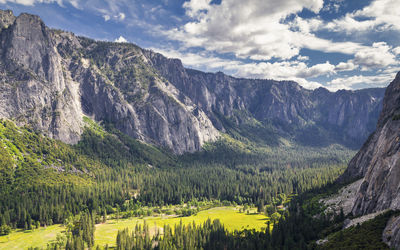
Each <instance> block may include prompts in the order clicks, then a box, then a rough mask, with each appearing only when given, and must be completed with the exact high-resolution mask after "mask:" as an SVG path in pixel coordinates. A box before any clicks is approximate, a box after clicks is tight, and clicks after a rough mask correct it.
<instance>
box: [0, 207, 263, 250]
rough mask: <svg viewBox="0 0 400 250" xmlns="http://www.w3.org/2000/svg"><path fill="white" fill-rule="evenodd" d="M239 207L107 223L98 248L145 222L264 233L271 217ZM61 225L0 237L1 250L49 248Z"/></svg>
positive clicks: (99, 228) (97, 241) (157, 227)
mask: <svg viewBox="0 0 400 250" xmlns="http://www.w3.org/2000/svg"><path fill="white" fill-rule="evenodd" d="M239 209H240V207H232V206H231V207H216V208H211V209H208V210H203V211H200V212H198V213H197V214H196V215H192V216H188V217H176V216H173V215H169V216H168V215H162V216H150V217H144V218H137V217H134V218H130V219H119V220H115V219H112V220H107V222H106V223H103V224H98V225H96V231H95V245H99V246H105V245H106V244H108V245H109V246H110V247H111V246H115V239H116V236H117V233H118V230H122V229H125V228H129V229H131V230H133V229H134V227H135V225H136V224H143V223H144V221H146V223H147V224H148V225H149V226H150V230H152V232H156V230H161V231H162V228H163V226H164V225H165V224H169V225H174V224H178V223H180V222H181V221H182V223H183V224H189V223H193V221H194V222H195V223H196V224H201V223H203V222H204V221H206V220H207V219H208V218H210V219H211V220H214V219H219V220H220V221H221V222H222V224H224V225H225V228H226V229H227V230H228V231H234V230H243V229H255V230H257V231H261V230H265V228H266V227H267V222H268V220H269V219H268V217H266V216H265V215H263V214H257V213H256V209H255V208H251V209H249V213H241V212H239ZM63 231H64V227H63V226H62V225H53V226H49V227H47V228H40V229H36V230H33V231H19V230H18V231H14V232H12V233H11V234H9V235H7V236H0V249H26V248H28V247H30V246H32V247H46V244H47V243H48V242H51V241H54V240H56V237H57V234H62V232H63Z"/></svg>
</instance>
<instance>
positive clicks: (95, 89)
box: [0, 11, 384, 154]
mask: <svg viewBox="0 0 400 250" xmlns="http://www.w3.org/2000/svg"><path fill="white" fill-rule="evenodd" d="M0 28H1V33H0V75H1V80H0V81H1V82H0V118H7V119H12V120H14V121H16V122H17V123H18V124H20V125H22V124H29V125H31V126H32V127H33V128H35V129H38V130H40V131H42V132H43V133H45V134H46V135H48V136H50V137H52V138H56V139H60V140H62V141H64V142H67V143H76V142H77V141H79V139H80V135H81V134H82V132H83V126H84V124H83V121H82V119H83V116H89V117H91V118H93V119H94V120H97V121H104V122H109V123H112V124H113V125H114V126H115V127H116V128H117V129H119V130H120V131H122V132H123V133H125V134H127V135H129V136H131V137H133V138H137V139H140V140H142V141H144V142H147V143H152V144H155V145H158V146H161V147H166V148H169V149H171V150H172V151H173V152H175V153H177V154H182V153H185V152H194V151H198V150H200V149H201V147H202V146H203V145H204V143H206V142H209V141H215V140H217V139H218V137H219V135H220V133H221V132H230V133H233V132H232V131H234V132H235V133H237V134H239V135H240V136H244V137H249V136H250V137H253V138H255V139H258V140H260V142H262V143H267V144H272V145H277V144H279V137H283V138H288V139H290V140H293V141H296V142H298V143H300V144H305V145H312V146H323V145H326V144H331V143H339V144H344V145H347V146H353V147H358V146H359V145H361V143H362V142H363V141H364V140H365V139H366V138H367V137H368V135H369V134H370V133H371V132H372V131H373V130H374V129H375V124H376V121H377V119H378V115H379V112H380V110H381V105H382V98H383V93H384V89H364V90H358V91H345V90H341V91H338V92H334V93H332V92H329V91H328V90H326V89H323V88H319V89H316V90H313V91H312V90H307V89H304V88H302V87H301V86H300V85H298V84H297V83H295V82H291V81H274V80H257V79H239V78H234V77H231V76H227V75H225V74H223V73H204V72H201V71H197V70H192V69H186V68H184V67H183V65H182V63H181V61H180V60H178V59H168V58H166V57H164V56H162V55H161V54H158V53H154V52H152V51H149V50H144V49H141V48H139V47H137V46H135V45H133V44H127V43H122V44H121V43H111V42H100V41H94V40H91V39H88V38H84V37H77V36H75V35H73V34H72V33H70V32H64V31H59V30H53V29H50V28H48V27H46V26H45V24H44V23H43V22H42V20H41V19H40V18H39V17H38V16H34V15H30V14H25V13H24V14H21V15H20V16H18V17H15V16H14V15H13V13H12V12H11V11H0Z"/></svg>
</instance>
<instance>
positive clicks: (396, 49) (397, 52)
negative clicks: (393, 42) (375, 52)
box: [392, 46, 400, 56]
mask: <svg viewBox="0 0 400 250" xmlns="http://www.w3.org/2000/svg"><path fill="white" fill-rule="evenodd" d="M392 51H393V53H394V54H395V55H396V56H398V55H400V46H399V47H396V48H394V49H392Z"/></svg>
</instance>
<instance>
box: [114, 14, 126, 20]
mask: <svg viewBox="0 0 400 250" xmlns="http://www.w3.org/2000/svg"><path fill="white" fill-rule="evenodd" d="M116 17H117V18H118V19H119V20H120V21H123V20H125V17H126V16H125V13H122V12H120V13H119V14H118V16H116Z"/></svg>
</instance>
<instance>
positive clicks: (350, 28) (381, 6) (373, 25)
mask: <svg viewBox="0 0 400 250" xmlns="http://www.w3.org/2000/svg"><path fill="white" fill-rule="evenodd" d="M399 13H400V4H399V1H398V0H374V1H372V2H371V3H370V5H368V6H366V7H365V8H363V9H361V10H358V11H355V12H353V13H348V14H346V15H345V16H343V17H342V18H339V19H336V20H334V21H332V22H329V23H326V24H324V25H322V26H321V28H326V29H329V30H332V31H336V32H346V33H351V32H364V31H371V30H374V29H375V30H390V29H392V30H400V15H399Z"/></svg>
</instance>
